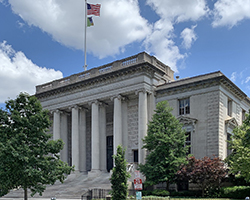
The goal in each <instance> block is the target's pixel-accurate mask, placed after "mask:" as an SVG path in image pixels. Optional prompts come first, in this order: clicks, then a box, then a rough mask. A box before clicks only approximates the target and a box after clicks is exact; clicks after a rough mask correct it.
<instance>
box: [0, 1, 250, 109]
mask: <svg viewBox="0 0 250 200" xmlns="http://www.w3.org/2000/svg"><path fill="white" fill-rule="evenodd" d="M88 2H89V3H93V4H95V3H100V4H101V16H100V17H93V21H94V26H92V27H88V29H87V64H88V69H91V68H93V67H98V66H100V65H104V64H107V63H109V62H112V61H114V60H118V59H122V58H125V57H128V56H131V55H134V54H137V53H139V52H142V51H146V52H147V53H149V54H151V55H154V56H156V57H157V58H158V59H160V60H161V61H162V62H164V63H165V64H167V65H169V66H170V67H171V68H172V69H173V70H174V71H175V73H176V74H175V75H178V76H180V78H185V77H192V76H196V75H200V74H205V73H209V72H214V71H219V70H220V71H221V72H222V73H224V74H225V75H226V76H227V77H228V78H230V79H231V80H232V81H233V82H234V83H235V84H236V85H237V86H238V87H239V88H241V89H242V91H243V92H245V93H246V94H247V95H248V96H250V64H249V63H250V0H89V1H88ZM83 38H84V0H0V85H1V87H0V105H3V104H2V103H3V102H4V101H5V100H7V99H8V98H15V97H16V95H18V94H19V93H20V92H21V91H22V92H28V93H29V94H34V93H35V86H36V85H38V84H42V83H45V82H48V81H52V80H54V79H58V78H62V77H66V76H69V75H71V74H75V73H79V72H82V71H83V65H84V53H83V46H84V45H83V44H84V42H83Z"/></svg>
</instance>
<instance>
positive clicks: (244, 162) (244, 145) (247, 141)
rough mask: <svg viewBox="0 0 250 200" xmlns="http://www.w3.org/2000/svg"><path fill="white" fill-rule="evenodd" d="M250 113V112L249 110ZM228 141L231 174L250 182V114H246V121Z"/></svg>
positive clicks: (234, 131)
mask: <svg viewBox="0 0 250 200" xmlns="http://www.w3.org/2000/svg"><path fill="white" fill-rule="evenodd" d="M249 112H250V110H249ZM230 139H231V140H230V141H228V143H229V148H230V149H231V150H232V153H231V154H230V155H229V156H228V158H227V159H226V162H227V163H228V165H229V169H230V172H231V173H233V174H235V175H236V176H240V177H243V178H244V179H245V180H246V181H248V182H249V181H250V114H246V119H245V120H244V121H243V123H242V125H241V126H238V127H236V128H235V129H234V130H233V134H232V136H231V138H230Z"/></svg>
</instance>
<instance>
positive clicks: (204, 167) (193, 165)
mask: <svg viewBox="0 0 250 200" xmlns="http://www.w3.org/2000/svg"><path fill="white" fill-rule="evenodd" d="M187 160H188V163H187V164H184V165H182V167H181V169H180V170H179V171H178V172H177V179H179V180H185V181H186V180H187V181H190V182H191V183H196V184H198V186H199V187H200V189H201V190H202V196H203V197H204V194H205V191H206V190H208V189H209V188H211V187H212V188H216V187H218V186H219V185H220V183H221V180H222V179H223V178H225V176H226V175H227V169H226V167H225V164H224V162H223V161H222V160H221V159H220V158H219V157H213V158H209V157H204V158H202V159H196V158H195V157H194V156H190V157H188V158H187Z"/></svg>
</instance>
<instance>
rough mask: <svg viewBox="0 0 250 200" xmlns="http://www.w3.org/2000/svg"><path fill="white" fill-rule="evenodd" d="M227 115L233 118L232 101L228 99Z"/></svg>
mask: <svg viewBox="0 0 250 200" xmlns="http://www.w3.org/2000/svg"><path fill="white" fill-rule="evenodd" d="M227 115H228V116H230V117H232V100H231V99H228V101H227Z"/></svg>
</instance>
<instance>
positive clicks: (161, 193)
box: [152, 190, 170, 197]
mask: <svg viewBox="0 0 250 200" xmlns="http://www.w3.org/2000/svg"><path fill="white" fill-rule="evenodd" d="M152 195H155V196H161V197H166V196H169V195H170V193H169V191H167V190H153V192H152Z"/></svg>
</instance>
